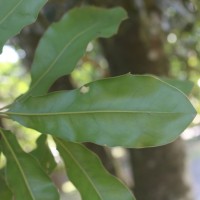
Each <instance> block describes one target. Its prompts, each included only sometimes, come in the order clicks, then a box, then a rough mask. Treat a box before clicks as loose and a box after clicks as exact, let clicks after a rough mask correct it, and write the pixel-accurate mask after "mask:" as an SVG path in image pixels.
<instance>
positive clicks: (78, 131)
mask: <svg viewBox="0 0 200 200" xmlns="http://www.w3.org/2000/svg"><path fill="white" fill-rule="evenodd" d="M7 115H10V117H11V118H12V119H13V120H16V121H18V122H19V123H21V124H22V125H24V126H27V127H29V128H33V129H36V130H38V131H40V132H43V133H49V134H52V135H55V136H58V137H60V138H63V139H67V140H70V141H76V142H86V141H90V142H93V143H97V144H100V145H104V144H105V145H108V146H118V145H119V146H125V147H147V146H157V145H163V144H167V143H169V142H172V141H173V140H175V139H176V138H177V137H178V135H179V134H180V133H182V131H183V130H184V129H185V128H186V127H187V126H188V125H189V124H190V123H191V121H192V120H193V118H194V117H195V115H196V111H195V110H194V108H193V106H192V105H191V103H190V102H189V100H188V99H187V97H186V96H185V95H184V94H183V93H182V92H180V91H179V90H177V89H176V88H174V87H172V86H170V85H169V84H166V83H164V82H162V81H160V80H159V79H156V78H154V77H151V76H133V75H130V74H129V75H124V76H121V77H115V78H110V79H104V80H100V81H96V82H93V83H90V84H87V85H86V86H84V87H82V88H80V89H77V90H73V91H70V92H55V93H51V94H48V95H46V96H41V97H30V98H29V99H28V100H27V101H26V102H24V103H19V102H18V103H17V102H16V103H15V104H13V105H12V106H11V109H10V111H9V112H8V113H7Z"/></svg>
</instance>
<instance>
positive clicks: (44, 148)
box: [31, 134, 57, 174]
mask: <svg viewBox="0 0 200 200" xmlns="http://www.w3.org/2000/svg"><path fill="white" fill-rule="evenodd" d="M31 155H33V156H34V157H35V158H36V159H37V160H38V161H39V163H40V164H41V166H42V168H43V170H45V172H46V173H47V174H51V172H52V171H53V170H54V169H55V167H56V165H57V164H56V162H55V160H54V157H53V155H52V153H51V151H50V149H49V147H48V144H47V135H44V134H42V135H41V136H40V137H39V138H38V139H37V148H36V149H35V150H33V151H32V152H31Z"/></svg>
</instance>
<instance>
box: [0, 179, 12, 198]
mask: <svg viewBox="0 0 200 200" xmlns="http://www.w3.org/2000/svg"><path fill="white" fill-rule="evenodd" d="M0 183H1V184H0V199H2V200H12V199H13V194H12V192H11V191H10V189H9V187H8V185H7V184H6V181H5V179H4V178H3V177H1V176H0Z"/></svg>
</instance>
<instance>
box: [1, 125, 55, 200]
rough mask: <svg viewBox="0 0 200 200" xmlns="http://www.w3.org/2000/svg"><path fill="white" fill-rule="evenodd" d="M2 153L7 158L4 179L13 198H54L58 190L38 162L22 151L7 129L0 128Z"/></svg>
mask: <svg viewBox="0 0 200 200" xmlns="http://www.w3.org/2000/svg"><path fill="white" fill-rule="evenodd" d="M0 133H1V136H2V139H3V141H1V143H2V147H3V153H4V155H5V156H6V158H7V165H6V170H5V171H6V180H7V183H8V186H9V188H10V189H11V190H12V192H13V194H14V196H15V200H22V199H24V198H26V200H44V199H45V200H56V199H59V195H58V192H57V190H56V188H55V187H54V185H53V183H52V182H51V180H50V178H49V177H48V176H47V175H46V174H45V173H44V171H43V170H42V168H41V167H40V165H39V163H38V162H37V161H36V160H35V159H34V158H33V157H32V156H30V155H29V154H27V153H25V152H23V151H22V149H21V148H20V146H19V144H18V143H17V141H16V138H15V137H14V135H13V134H11V133H10V132H9V131H4V130H2V129H0Z"/></svg>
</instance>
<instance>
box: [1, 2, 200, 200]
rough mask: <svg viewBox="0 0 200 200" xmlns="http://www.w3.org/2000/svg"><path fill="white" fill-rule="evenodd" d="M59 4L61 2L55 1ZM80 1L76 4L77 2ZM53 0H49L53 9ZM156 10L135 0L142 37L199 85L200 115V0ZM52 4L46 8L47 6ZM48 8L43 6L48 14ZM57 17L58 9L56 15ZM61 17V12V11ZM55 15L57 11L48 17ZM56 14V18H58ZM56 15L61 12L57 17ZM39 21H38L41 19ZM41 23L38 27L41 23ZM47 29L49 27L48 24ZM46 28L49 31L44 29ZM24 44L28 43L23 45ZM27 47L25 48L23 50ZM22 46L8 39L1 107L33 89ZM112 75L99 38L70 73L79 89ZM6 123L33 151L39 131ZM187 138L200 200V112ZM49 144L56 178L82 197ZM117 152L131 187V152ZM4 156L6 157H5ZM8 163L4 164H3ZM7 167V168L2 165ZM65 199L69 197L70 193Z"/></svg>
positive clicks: (179, 74) (175, 71)
mask: <svg viewBox="0 0 200 200" xmlns="http://www.w3.org/2000/svg"><path fill="white" fill-rule="evenodd" d="M55 2H56V1H55ZM60 2H62V6H63V5H67V6H66V7H65V9H66V10H67V9H69V8H70V7H72V5H74V4H76V3H77V2H78V4H81V3H83V4H84V2H82V1H80V2H79V1H77V2H76V1H60ZM74 2H75V3H74ZM53 3H54V1H50V2H49V7H50V8H51V9H53V8H54V7H51V5H53ZM156 3H157V6H158V7H157V9H159V12H158V13H160V15H157V14H155V13H153V12H152V13H151V14H150V15H149V13H148V9H147V7H148V6H151V1H147V0H146V1H145V0H134V4H135V5H136V8H137V10H136V12H139V15H140V24H141V26H140V36H141V39H142V40H143V41H144V43H145V45H146V46H147V47H148V49H149V53H148V56H149V59H151V60H154V59H156V58H157V57H158V56H160V55H159V53H160V51H159V49H157V46H156V45H155V46H154V45H152V44H154V43H152V40H154V39H155V38H157V37H159V38H160V39H161V40H162V42H163V45H164V53H165V55H166V56H167V62H168V65H169V74H168V77H170V78H172V79H178V80H182V81H185V80H187V81H188V80H190V81H192V82H193V83H194V87H193V90H192V92H191V94H190V96H189V98H190V100H191V101H192V103H193V104H194V106H195V108H196V109H197V111H198V113H200V101H199V99H200V12H199V8H200V2H199V1H198V0H191V1H190V0H162V1H156ZM47 8H48V7H46V9H47ZM44 11H45V9H44V10H43V12H44ZM54 15H56V13H54ZM58 15H60V13H59V14H58ZM48 16H51V17H50V18H52V15H48ZM54 17H55V16H54ZM56 17H57V15H56ZM36 25H37V22H36ZM37 26H38V25H37ZM45 28H46V27H45ZM45 28H44V29H45ZM22 46H23V45H22ZM24 49H25V48H24ZM24 49H21V47H19V46H18V45H17V43H16V42H15V41H14V40H11V41H10V42H8V44H7V45H6V46H5V47H4V49H3V53H2V54H1V55H0V107H4V106H6V105H7V104H10V103H11V102H12V101H13V100H14V99H15V98H16V97H18V96H19V95H20V94H23V93H25V92H26V91H27V90H28V85H29V83H30V74H29V68H27V65H26V66H25V65H24V63H26V64H27V62H24V59H25V61H27V60H26V58H27V55H26V52H27V51H26V49H25V51H26V52H25V51H24ZM109 74H110V72H109V67H108V62H107V61H106V58H105V57H104V55H103V53H102V49H101V46H100V45H99V43H98V41H92V42H90V43H89V45H88V47H87V49H86V53H85V55H84V57H83V58H82V59H81V60H80V61H79V63H78V64H77V67H76V69H75V70H74V71H73V72H72V74H71V76H70V81H71V83H72V85H73V87H80V86H82V85H83V84H85V83H87V82H91V81H93V80H97V79H100V78H104V77H108V76H109ZM3 123H4V125H5V127H9V128H10V129H11V130H15V133H16V135H17V138H18V140H19V142H20V145H21V146H22V148H23V149H24V150H25V151H26V152H31V151H32V150H34V149H35V148H36V147H37V145H36V139H37V138H38V137H39V135H40V133H37V132H35V131H33V130H30V129H26V128H23V127H21V126H19V125H18V124H17V123H14V124H13V123H12V125H11V123H10V121H9V120H7V119H5V120H4V121H3ZM182 136H183V138H184V139H185V140H186V141H187V142H186V149H187V155H188V159H187V163H188V172H187V175H188V174H189V176H190V177H189V178H188V179H190V181H191V182H192V184H193V193H194V196H195V200H200V193H199V188H200V170H199V169H200V148H199V145H200V115H199V114H198V115H197V117H196V118H195V120H194V121H193V123H192V125H191V127H190V128H189V129H187V130H186V131H185V132H184V133H183V135H182ZM48 144H49V147H50V149H51V151H52V153H53V155H54V157H55V160H56V162H57V163H59V165H58V167H57V168H56V170H55V172H54V173H53V174H52V179H53V180H54V181H55V182H56V183H57V185H58V186H59V187H60V189H61V190H62V191H63V193H67V194H68V197H69V198H70V197H71V198H73V199H75V198H77V199H79V198H80V197H79V195H78V193H77V192H75V191H76V190H75V188H74V187H73V185H72V184H71V182H69V181H67V178H66V176H63V173H64V169H63V167H62V162H61V160H60V158H59V155H58V152H57V151H56V148H55V144H54V142H53V141H52V140H51V138H49V140H48ZM108 151H111V153H112V156H113V157H114V158H115V165H116V166H117V169H118V170H117V175H118V176H119V177H121V178H123V177H125V178H123V180H124V181H125V182H126V183H127V184H128V185H132V184H133V183H132V182H133V180H128V177H129V174H130V173H131V172H130V168H129V167H128V165H125V166H124V165H123V164H124V162H128V158H127V153H126V150H124V149H122V148H113V149H112V150H108ZM1 156H2V155H1ZM1 164H2V165H3V162H1ZM1 167H2V166H1ZM63 198H66V197H65V196H64V197H63Z"/></svg>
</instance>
